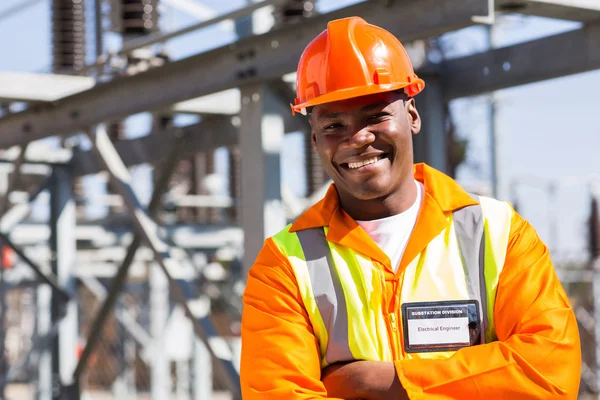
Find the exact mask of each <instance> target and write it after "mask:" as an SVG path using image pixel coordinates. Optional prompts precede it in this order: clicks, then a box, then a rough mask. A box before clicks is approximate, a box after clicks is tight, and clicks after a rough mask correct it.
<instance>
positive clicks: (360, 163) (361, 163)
mask: <svg viewBox="0 0 600 400" xmlns="http://www.w3.org/2000/svg"><path fill="white" fill-rule="evenodd" d="M377 161H379V157H373V158H369V159H367V160H364V161H358V162H352V163H348V168H350V169H355V168H360V167H363V166H365V165H369V164H373V163H376V162H377Z"/></svg>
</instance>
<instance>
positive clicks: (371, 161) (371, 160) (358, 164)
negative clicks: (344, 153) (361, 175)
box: [341, 154, 388, 170]
mask: <svg viewBox="0 0 600 400" xmlns="http://www.w3.org/2000/svg"><path fill="white" fill-rule="evenodd" d="M384 158H388V155H387V154H380V155H378V156H373V157H370V158H367V159H365V160H361V161H355V162H350V163H343V164H341V166H342V167H344V168H346V169H349V170H357V169H359V168H362V167H365V166H367V165H371V164H375V163H376V162H377V161H380V160H383V159H384Z"/></svg>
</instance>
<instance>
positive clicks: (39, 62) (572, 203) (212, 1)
mask: <svg viewBox="0 0 600 400" xmlns="http://www.w3.org/2000/svg"><path fill="white" fill-rule="evenodd" d="M86 1H87V2H88V3H89V4H91V3H92V2H91V1H90V0H86ZM196 2H197V3H199V4H200V3H201V4H203V5H206V6H207V7H209V8H211V9H213V10H214V11H215V12H216V13H223V12H226V11H229V10H233V9H235V8H239V7H241V6H243V4H244V0H229V1H227V2H223V1H221V0H196ZM355 2H356V1H348V0H346V1H342V0H320V3H319V6H318V9H319V10H320V11H322V12H325V11H329V10H332V9H335V8H339V7H342V6H345V5H349V4H352V3H355ZM22 3H24V0H3V1H2V2H0V15H2V12H3V11H4V10H8V9H10V8H11V7H13V6H14V5H17V4H22ZM49 3H50V1H49V0H39V1H38V3H37V4H36V5H33V6H30V7H28V8H27V9H26V10H24V11H22V12H20V13H18V14H15V15H13V16H11V17H9V18H5V19H1V20H0V55H1V56H0V70H13V71H14V70H16V71H38V72H48V71H49V70H50V65H51V58H50V57H51V48H50V40H51V39H50V30H51V27H50V10H49V8H50V7H49ZM224 3H226V4H224ZM88 14H89V15H90V16H91V7H89V8H88ZM194 22H197V19H196V18H194V17H192V16H190V15H188V14H186V13H183V12H181V11H178V10H175V9H173V8H171V7H168V6H164V7H163V19H162V22H161V24H162V28H163V29H165V30H174V29H179V28H181V27H184V26H187V25H189V24H192V23H194ZM577 27H578V25H577V24H575V23H570V22H564V21H549V20H542V19H539V18H526V19H525V18H510V19H506V20H503V21H502V23H501V24H500V25H499V26H498V28H497V31H496V33H497V36H496V40H497V44H498V45H499V46H503V45H509V44H511V43H515V42H520V41H525V40H529V39H532V38H535V37H538V36H545V35H548V34H552V33H555V32H560V31H564V30H569V29H575V28H577ZM88 29H89V30H91V25H90V26H89V27H88ZM233 40H235V34H233V33H231V32H227V31H225V30H223V28H222V27H220V26H216V27H213V28H210V29H205V30H203V31H200V32H197V33H194V34H190V35H186V36H184V37H182V38H179V39H177V40H173V41H171V42H169V44H168V46H167V48H168V51H169V54H170V55H171V56H172V57H173V58H175V59H179V58H183V57H187V56H189V55H192V54H195V53H198V52H200V51H202V50H206V49H208V48H214V47H218V46H221V45H223V44H226V43H228V42H231V41H233ZM451 40H452V41H453V42H454V43H455V44H456V47H457V49H458V51H459V52H460V53H468V52H472V51H480V50H482V49H484V48H485V46H486V43H485V40H484V36H483V34H482V30H481V29H480V28H470V29H466V30H463V31H461V32H459V33H456V34H452V35H451ZM119 46H120V40H119V39H118V37H117V36H116V35H107V37H106V43H105V47H106V48H110V49H117V48H118V47H119ZM88 49H89V53H92V52H93V51H94V49H93V36H92V34H91V33H90V35H89V40H88ZM556 56H557V57H563V56H566V55H562V54H558V55H556ZM540 63H543V60H540ZM599 92H600V71H598V72H590V73H585V74H579V75H574V76H569V77H564V78H560V79H555V80H551V81H545V82H542V83H536V84H531V85H526V86H521V87H517V88H512V89H507V90H502V91H499V92H496V98H497V101H498V111H497V118H498V122H497V123H498V137H499V143H500V145H499V162H500V170H499V173H500V181H501V184H502V185H501V190H500V193H499V197H500V198H501V199H505V200H513V199H512V198H510V197H509V190H508V185H509V183H510V182H512V181H514V180H515V179H523V178H524V177H526V176H535V177H537V178H539V179H541V180H540V182H542V181H544V180H551V179H553V180H557V181H559V182H560V183H561V185H560V186H559V190H558V192H557V193H558V194H557V209H558V213H557V218H558V221H559V227H560V229H559V234H558V245H557V248H558V250H559V252H560V253H562V254H568V258H572V255H577V254H581V250H582V249H583V248H584V246H585V244H584V242H583V240H584V236H583V235H584V231H585V225H584V224H585V221H586V218H587V215H588V208H589V193H588V189H587V186H586V185H585V184H584V183H583V182H578V181H581V178H585V177H586V176H589V175H591V174H594V173H596V174H597V173H600V157H598V153H599V152H600V126H599V125H598V124H597V122H596V121H597V109H598V101H597V99H596V96H595V94H596V93H599ZM452 110H453V112H454V114H455V117H456V121H457V123H458V130H459V134H460V135H462V136H466V137H468V138H469V139H470V140H471V147H470V151H469V154H468V159H469V164H468V165H467V166H465V167H463V168H461V169H460V171H459V175H458V180H459V181H461V182H468V181H473V180H483V181H485V180H488V179H489V176H490V169H489V152H488V146H489V141H488V137H489V134H488V131H489V125H488V123H487V121H486V115H487V114H486V113H487V112H488V111H487V110H488V108H487V96H478V97H476V98H469V99H460V100H457V101H455V102H453V104H452ZM128 126H129V128H130V132H129V134H130V135H131V136H138V135H141V134H144V133H145V132H147V130H148V119H147V117H145V116H137V117H135V118H132V119H130V120H129V121H128ZM285 143H286V148H285V149H284V156H283V157H282V159H283V160H284V161H283V162H282V166H283V174H284V179H285V180H286V181H289V180H290V179H296V178H297V177H298V173H297V171H298V170H299V169H300V168H302V162H303V158H302V155H301V154H300V153H298V151H297V150H296V149H298V148H301V147H302V146H301V140H300V137H299V136H298V135H288V137H286V140H285ZM475 164H479V165H480V166H481V168H480V169H475V168H471V167H470V166H471V165H475ZM221 169H222V168H221ZM135 173H136V174H137V175H136V176H137V177H140V178H142V177H147V176H149V169H148V168H147V167H139V168H136V172H135ZM537 178H536V179H537ZM94 182H97V181H95V180H94V179H93V178H92V179H88V181H87V185H86V187H87V188H89V190H98V189H97V188H96V186H97V185H96V184H95V183H94ZM139 182H143V179H140V180H139ZM300 186H301V185H300ZM138 190H139V193H140V195H142V197H144V198H147V197H148V185H146V184H143V183H140V184H139V187H138ZM518 194H519V205H520V211H521V213H522V214H523V216H524V217H525V218H527V219H528V220H529V221H530V222H531V223H532V224H533V225H534V227H535V228H536V229H537V230H538V232H539V233H540V235H541V236H542V239H544V240H545V241H547V242H548V241H549V240H550V229H549V228H550V227H549V217H548V215H549V207H550V204H549V201H548V196H547V194H546V192H544V190H543V189H541V188H538V187H534V186H532V185H521V186H519V190H518Z"/></svg>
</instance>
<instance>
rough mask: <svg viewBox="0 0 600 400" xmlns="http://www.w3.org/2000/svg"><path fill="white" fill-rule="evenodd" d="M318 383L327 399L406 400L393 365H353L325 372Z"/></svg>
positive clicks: (348, 364) (337, 367)
mask: <svg viewBox="0 0 600 400" xmlns="http://www.w3.org/2000/svg"><path fill="white" fill-rule="evenodd" d="M321 381H323V384H324V385H325V388H326V389H327V395H328V396H330V397H338V398H342V399H348V400H355V399H362V400H379V399H385V400H391V399H393V400H408V396H407V394H406V391H405V390H404V389H403V388H402V385H401V384H400V380H399V379H398V375H397V374H396V368H395V367H394V363H393V362H384V361H353V362H349V363H337V364H333V365H330V366H328V367H327V368H325V369H324V370H323V372H322V374H321Z"/></svg>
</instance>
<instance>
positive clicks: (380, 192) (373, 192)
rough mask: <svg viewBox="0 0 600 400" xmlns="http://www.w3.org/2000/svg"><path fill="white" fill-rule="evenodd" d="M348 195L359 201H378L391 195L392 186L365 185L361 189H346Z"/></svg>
mask: <svg viewBox="0 0 600 400" xmlns="http://www.w3.org/2000/svg"><path fill="white" fill-rule="evenodd" d="M345 189H346V190H345V191H346V193H347V194H349V195H350V196H352V197H354V198H355V199H358V200H364V201H366V200H376V199H380V198H382V197H386V196H387V195H388V194H389V193H390V189H391V185H380V184H378V185H373V184H363V185H361V186H360V188H359V189H354V190H349V188H348V187H346V188H345Z"/></svg>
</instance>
